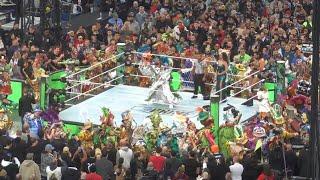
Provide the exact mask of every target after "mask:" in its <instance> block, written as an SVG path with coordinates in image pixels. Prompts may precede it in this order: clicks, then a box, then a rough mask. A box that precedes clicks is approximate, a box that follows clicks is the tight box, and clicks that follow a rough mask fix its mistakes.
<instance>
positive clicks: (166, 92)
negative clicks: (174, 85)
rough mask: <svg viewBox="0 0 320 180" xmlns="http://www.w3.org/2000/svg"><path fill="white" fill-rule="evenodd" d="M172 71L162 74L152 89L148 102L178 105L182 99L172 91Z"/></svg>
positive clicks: (168, 70)
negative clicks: (170, 82)
mask: <svg viewBox="0 0 320 180" xmlns="http://www.w3.org/2000/svg"><path fill="white" fill-rule="evenodd" d="M170 73H171V69H167V70H164V71H162V72H160V74H159V75H158V78H157V80H156V81H155V82H154V83H153V84H152V86H151V87H150V93H149V96H148V98H147V100H153V101H154V102H163V103H168V104H177V103H178V102H179V99H181V97H180V96H179V94H177V93H175V92H171V89H170V84H169V80H170V77H171V75H170Z"/></svg>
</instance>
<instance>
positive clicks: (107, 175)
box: [95, 148, 114, 179]
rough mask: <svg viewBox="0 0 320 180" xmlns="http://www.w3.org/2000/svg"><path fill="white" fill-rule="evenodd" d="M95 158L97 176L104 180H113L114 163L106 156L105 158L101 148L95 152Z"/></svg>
mask: <svg viewBox="0 0 320 180" xmlns="http://www.w3.org/2000/svg"><path fill="white" fill-rule="evenodd" d="M95 157H96V162H95V165H96V172H97V174H99V175H100V176H101V177H102V178H103V179H112V177H113V175H114V174H113V164H112V162H111V161H110V160H108V159H107V157H106V156H103V154H102V153H101V150H100V149H99V148H97V149H96V151H95Z"/></svg>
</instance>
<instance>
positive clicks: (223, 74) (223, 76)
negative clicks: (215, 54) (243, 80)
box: [216, 53, 229, 100]
mask: <svg viewBox="0 0 320 180" xmlns="http://www.w3.org/2000/svg"><path fill="white" fill-rule="evenodd" d="M228 66H229V65H228V56H227V54H226V53H222V54H221V55H219V60H218V66H217V86H216V91H219V90H220V89H223V88H224V87H225V85H226V80H227V71H228ZM219 94H220V100H224V99H225V98H226V93H225V90H222V91H221V92H220V93H219Z"/></svg>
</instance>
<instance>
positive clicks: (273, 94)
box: [264, 82, 277, 103]
mask: <svg viewBox="0 0 320 180" xmlns="http://www.w3.org/2000/svg"><path fill="white" fill-rule="evenodd" d="M264 87H265V88H266V89H267V90H268V94H269V101H270V102H272V103H274V102H276V99H277V84H276V83H274V82H266V83H264Z"/></svg>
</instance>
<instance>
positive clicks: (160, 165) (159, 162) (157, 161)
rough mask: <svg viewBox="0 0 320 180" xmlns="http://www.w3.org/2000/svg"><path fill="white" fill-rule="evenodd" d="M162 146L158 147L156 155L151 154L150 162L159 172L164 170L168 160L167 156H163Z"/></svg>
mask: <svg viewBox="0 0 320 180" xmlns="http://www.w3.org/2000/svg"><path fill="white" fill-rule="evenodd" d="M161 152H162V148H161V147H157V148H156V153H155V155H152V156H150V158H149V162H152V164H153V167H154V169H155V170H156V171H157V172H158V173H162V172H163V170H164V165H165V162H166V158H165V157H164V156H161Z"/></svg>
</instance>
